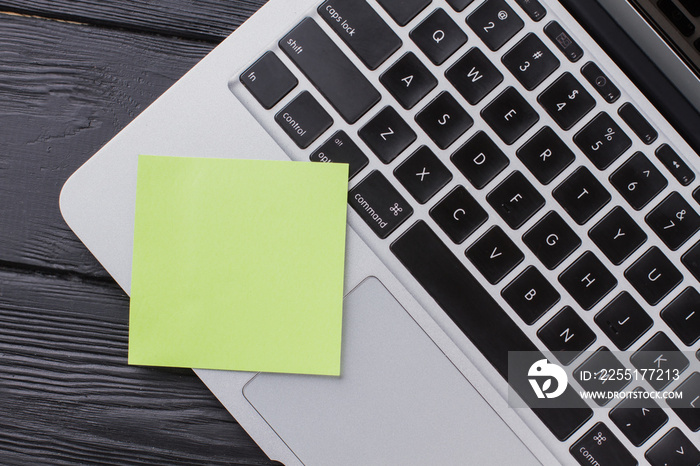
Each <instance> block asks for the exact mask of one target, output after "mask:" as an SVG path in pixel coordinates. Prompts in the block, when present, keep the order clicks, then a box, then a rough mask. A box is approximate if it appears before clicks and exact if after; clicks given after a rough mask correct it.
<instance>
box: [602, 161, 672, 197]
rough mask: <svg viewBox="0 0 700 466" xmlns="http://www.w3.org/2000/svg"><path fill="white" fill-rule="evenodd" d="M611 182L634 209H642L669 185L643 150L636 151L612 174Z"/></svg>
mask: <svg viewBox="0 0 700 466" xmlns="http://www.w3.org/2000/svg"><path fill="white" fill-rule="evenodd" d="M610 183H612V185H613V186H615V189H617V191H618V192H619V193H620V194H622V197H624V198H625V200H626V201H627V202H629V204H630V205H631V206H632V207H633V208H634V210H641V209H642V208H643V207H644V206H645V205H647V204H648V203H649V202H651V200H652V199H654V198H655V197H656V196H657V195H658V194H659V193H660V192H661V191H663V189H664V188H665V187H666V186H668V181H666V178H664V176H663V175H662V174H661V172H659V170H657V169H656V167H655V166H654V164H653V163H651V162H650V161H649V159H648V158H646V157H645V156H644V154H642V153H641V152H636V153H635V154H634V155H633V156H632V157H630V158H629V160H627V161H626V162H625V163H623V164H622V165H621V166H620V167H619V168H618V169H617V170H615V172H614V173H613V174H612V175H610Z"/></svg>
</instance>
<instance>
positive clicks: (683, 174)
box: [656, 144, 695, 195]
mask: <svg viewBox="0 0 700 466" xmlns="http://www.w3.org/2000/svg"><path fill="white" fill-rule="evenodd" d="M656 157H657V158H658V159H659V160H660V161H661V163H663V164H664V167H666V168H667V169H668V171H670V172H671V174H672V175H673V176H674V177H675V178H676V180H678V182H679V183H680V184H682V185H683V186H688V185H689V184H690V183H692V182H693V181H694V180H695V172H693V170H691V169H690V167H688V164H686V163H685V161H684V160H683V159H682V158H680V156H679V155H678V154H677V153H676V151H675V150H673V149H672V148H671V146H669V145H668V144H661V146H659V148H658V149H656ZM693 195H695V193H693Z"/></svg>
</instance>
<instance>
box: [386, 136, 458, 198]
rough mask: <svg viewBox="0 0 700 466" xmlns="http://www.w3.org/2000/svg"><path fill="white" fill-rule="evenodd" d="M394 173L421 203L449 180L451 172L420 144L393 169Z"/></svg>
mask: <svg viewBox="0 0 700 466" xmlns="http://www.w3.org/2000/svg"><path fill="white" fill-rule="evenodd" d="M394 175H395V176H396V178H397V179H398V180H399V181H400V182H401V184H402V185H403V186H404V187H405V188H406V190H407V191H408V192H409V193H411V195H412V196H413V197H415V198H416V200H417V201H418V202H420V203H421V204H425V203H426V202H428V200H429V199H430V198H431V197H433V196H434V195H435V194H436V193H437V192H438V191H440V190H441V189H442V188H443V186H445V185H446V184H447V183H449V182H450V180H451V179H452V173H450V171H449V170H448V169H447V167H445V165H444V164H443V163H442V162H440V160H439V159H438V158H437V156H436V155H435V154H433V152H432V151H431V150H430V149H428V148H427V147H426V146H421V147H419V148H418V150H417V151H415V152H414V153H413V154H411V156H410V157H409V158H407V159H406V160H405V161H403V162H402V163H401V165H399V166H398V167H396V169H395V170H394Z"/></svg>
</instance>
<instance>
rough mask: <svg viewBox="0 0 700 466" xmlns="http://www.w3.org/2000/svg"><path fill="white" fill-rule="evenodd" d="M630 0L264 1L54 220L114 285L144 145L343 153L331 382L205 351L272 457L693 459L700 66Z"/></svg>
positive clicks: (138, 122) (124, 270)
mask: <svg viewBox="0 0 700 466" xmlns="http://www.w3.org/2000/svg"><path fill="white" fill-rule="evenodd" d="M643 3H644V2H642V1H641V0H640V1H639V2H636V1H635V2H631V3H628V2H627V1H625V0H599V1H594V0H586V1H582V0H578V1H577V0H561V1H554V0H539V1H538V0H432V1H431V0H327V1H320V0H296V1H293V2H291V1H286V0H270V1H269V2H268V3H267V4H266V5H265V6H264V7H263V8H261V9H260V11H259V12H257V13H256V14H255V15H253V16H252V17H251V18H250V19H249V20H248V21H247V22H246V23H245V24H243V25H242V26H241V27H240V28H239V29H238V30H236V31H235V32H234V33H233V34H232V35H231V36H230V37H229V38H227V39H226V40H225V41H224V42H222V43H221V44H220V45H219V46H218V47H217V48H216V49H215V50H213V51H212V52H211V53H210V54H209V55H208V56H207V57H206V58H205V59H204V60H202V62H201V63H199V64H198V65H197V66H196V67H194V68H193V69H192V70H191V71H190V72H188V73H187V74H186V75H185V76H184V77H183V78H182V79H180V80H179V81H178V82H177V83H176V84H175V85H174V86H173V87H172V88H171V89H170V90H168V91H167V92H166V93H165V94H163V96H162V97H160V98H159V99H158V100H157V101H156V102H155V103H153V104H152V105H151V106H150V107H149V108H147V109H146V110H145V111H144V112H143V113H142V114H141V115H140V116H139V117H138V118H136V119H135V120H134V121H133V122H132V123H131V124H130V125H129V126H128V127H126V128H125V129H124V130H123V131H122V132H121V133H119V134H118V135H117V136H116V137H115V138H114V139H113V140H112V141H110V142H109V143H108V144H107V145H105V146H104V147H103V148H102V149H101V150H100V151H99V152H98V153H96V154H95V155H94V156H93V157H92V158H91V159H90V160H88V161H87V162H86V163H85V164H84V165H83V166H82V167H81V168H80V169H78V170H77V171H76V173H75V174H73V175H72V176H71V178H70V179H69V180H68V181H67V183H66V185H65V186H64V188H63V190H62V193H61V198H60V206H61V211H62V213H63V216H64V218H65V220H66V222H67V223H68V225H69V226H70V227H71V228H72V229H73V230H74V231H75V233H76V234H77V235H78V237H79V238H80V239H81V240H82V241H83V242H84V243H85V245H86V246H87V247H88V248H89V250H90V251H91V252H92V253H93V254H94V255H95V256H96V257H97V259H98V260H99V261H100V262H101V263H102V265H103V266H104V267H105V268H106V270H107V271H108V272H109V273H110V274H111V275H112V276H113V277H114V279H115V280H116V281H117V282H118V283H119V284H120V285H121V286H122V288H124V290H125V291H126V292H127V293H128V292H129V289H130V272H131V256H132V254H131V253H132V234H133V219H134V200H135V188H136V170H137V158H138V155H139V154H154V155H169V156H188V157H192V156H199V157H234V158H254V159H279V160H287V159H292V160H297V161H315V162H319V163H324V162H341V163H348V164H349V168H350V180H349V190H348V228H347V257H346V270H345V300H344V309H343V342H342V345H343V347H342V360H341V372H342V373H341V376H340V377H319V376H306V375H297V374H269V373H258V374H256V373H246V372H229V371H213V370H201V369H195V372H196V373H197V375H198V376H199V377H200V378H201V379H202V381H203V382H204V383H205V384H206V385H207V387H208V388H209V389H210V390H211V391H212V392H213V393H214V395H215V396H216V397H217V398H218V399H219V400H220V401H221V403H222V404H223V405H224V406H225V407H226V409H227V410H228V411H229V412H230V413H231V414H232V415H233V416H234V417H235V419H236V420H237V421H238V422H239V423H240V424H241V425H242V426H243V427H244V428H245V429H246V431H247V432H248V433H249V434H250V435H251V437H252V438H253V439H255V441H256V442H257V443H258V444H259V445H260V447H261V448H262V449H263V450H264V451H265V452H266V453H267V455H269V457H270V458H271V459H274V460H278V461H281V462H282V463H284V464H286V465H299V464H306V465H315V464H321V465H328V464H333V465H336V464H338V465H339V464H349V465H358V464H381V465H384V464H420V465H424V464H441V465H442V464H459V465H464V464H499V465H501V464H518V465H526V464H546V465H549V464H584V465H612V464H614V465H627V464H630V465H633V464H652V465H654V466H656V465H665V464H684V465H685V464H688V465H690V464H692V465H697V464H699V463H700V451H699V449H700V441H699V440H698V430H700V420H699V416H700V414H699V413H700V368H699V367H698V365H699V360H698V357H700V356H699V355H698V354H700V353H699V351H698V350H699V349H700V343H699V340H700V309H698V311H697V312H696V311H695V309H697V308H698V307H699V306H700V294H699V293H698V291H700V281H698V280H699V279H700V232H699V231H700V215H699V212H700V204H699V202H700V188H699V186H700V177H699V176H698V174H699V173H700V171H699V170H700V163H698V158H697V157H698V150H700V143H699V142H700V139H699V137H698V131H697V130H698V128H700V116H699V113H698V109H700V102H699V99H700V97H699V96H700V80H699V79H698V75H697V74H696V71H697V70H696V69H694V68H693V67H692V66H691V62H690V61H689V59H688V56H690V52H688V53H685V54H681V53H678V51H679V47H680V46H679V45H678V43H677V41H675V40H674V37H675V39H679V38H678V37H676V36H673V35H672V34H670V33H662V32H661V31H666V30H669V29H668V28H670V27H677V22H678V20H676V22H673V21H670V22H669V21H667V24H661V21H660V20H659V21H653V20H652V17H654V18H661V17H660V16H659V15H658V14H656V13H655V14H656V16H653V15H650V14H648V13H646V12H647V8H648V9H653V8H656V9H659V5H661V7H662V8H661V9H660V10H659V11H660V12H661V13H660V14H661V15H662V16H663V15H666V17H667V18H668V14H667V13H668V11H670V10H668V7H667V5H666V4H665V3H664V2H663V1H659V2H653V3H652V2H647V3H646V4H643ZM668 3H672V4H673V6H674V8H676V9H678V10H679V11H681V12H682V13H683V15H684V17H687V18H688V19H689V21H694V22H695V23H697V17H696V16H693V14H694V6H695V5H696V3H695V2H693V1H688V0H672V1H671V2H668ZM674 11H675V10H674ZM665 12H666V13H665ZM657 13H658V12H657ZM671 16H673V15H671ZM674 18H675V16H674ZM660 24H661V25H660ZM661 28H666V29H661ZM631 37H632V38H633V39H631ZM679 40H680V39H679ZM683 40H686V38H685V36H683ZM686 42H687V41H686ZM691 45H692V44H691ZM310 286H311V284H310ZM623 392H624V393H625V395H624V396H618V394H620V393H623ZM657 394H659V396H656V395H657ZM679 394H680V395H682V398H680V397H679ZM661 395H663V397H661ZM639 400H642V401H639ZM637 402H639V403H641V404H638V403H637Z"/></svg>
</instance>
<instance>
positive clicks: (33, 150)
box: [0, 14, 213, 277]
mask: <svg viewBox="0 0 700 466" xmlns="http://www.w3.org/2000/svg"><path fill="white" fill-rule="evenodd" d="M0 30H1V31H2V34H0V199H1V200H2V202H0V218H2V221H1V222H0V262H2V263H19V264H25V265H29V266H35V267H41V268H46V269H60V270H65V271H67V272H71V273H79V274H85V275H92V276H102V277H106V276H107V275H106V272H104V270H103V269H102V267H101V266H100V265H99V264H98V263H97V262H96V261H95V260H94V258H93V257H92V256H91V255H90V254H89V253H88V252H87V250H86V249H85V247H84V246H83V245H82V243H80V242H79V241H78V239H77V238H76V237H75V236H74V235H73V233H72V232H71V231H70V230H69V229H68V227H67V225H66V224H65V223H64V221H63V218H62V217H61V215H60V212H59V209H58V195H59V192H60V190H61V187H62V186H63V183H64V182H65V180H66V179H67V178H68V176H70V175H71V174H72V173H73V171H75V170H76V169H77V168H78V167H79V166H80V165H81V164H82V163H83V162H85V161H86V160H87V159H88V158H89V157H90V156H92V154H93V153H95V152H96V151H97V150H98V149H99V148H100V147H101V146H102V145H104V144H105V143H106V142H107V141H108V140H109V139H110V138H112V137H113V136H114V135H115V134H116V133H117V132H118V131H119V130H120V129H122V128H123V127H124V126H125V125H126V124H128V123H129V122H130V121H131V120H132V119H133V118H134V117H135V116H136V115H138V114H139V113H140V112H141V111H142V110H143V109H144V108H146V106H148V104H150V103H151V102H153V101H154V100H155V99H156V98H157V97H158V96H159V95H160V94H161V93H163V92H164V91H165V90H166V89H167V88H168V87H169V86H170V85H171V84H172V83H174V82H175V81H176V80H177V79H178V78H179V77H180V76H182V75H183V74H184V73H185V72H186V71H187V70H188V69H189V68H191V67H192V66H193V65H195V64H196V63H197V61H198V60H200V59H201V58H202V57H203V56H204V55H205V54H206V53H208V52H209V51H210V50H211V48H213V45H212V44H208V43H204V42H198V41H188V40H183V39H176V38H172V37H163V36H156V35H151V34H136V33H131V32H126V31H117V30H113V29H103V28H98V27H92V26H85V25H80V24H71V23H65V22H58V21H51V20H44V19H39V18H28V17H20V16H13V15H8V14H0Z"/></svg>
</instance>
